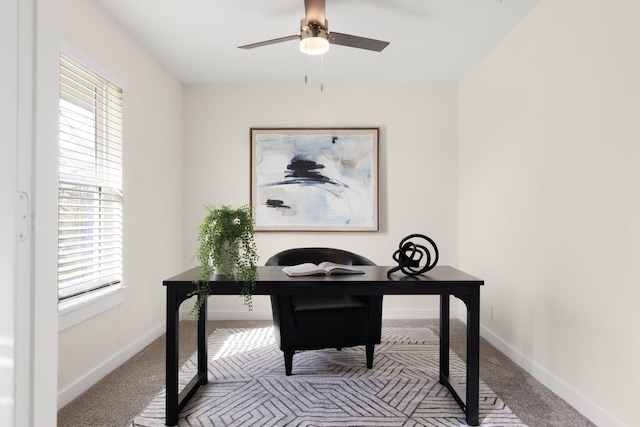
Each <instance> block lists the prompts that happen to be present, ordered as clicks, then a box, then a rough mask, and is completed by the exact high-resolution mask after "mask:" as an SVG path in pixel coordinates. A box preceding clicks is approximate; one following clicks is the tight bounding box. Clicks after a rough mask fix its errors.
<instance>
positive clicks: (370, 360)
mask: <svg viewBox="0 0 640 427" xmlns="http://www.w3.org/2000/svg"><path fill="white" fill-rule="evenodd" d="M374 348H375V344H367V345H366V353H367V368H369V369H371V368H372V367H373V350H374Z"/></svg>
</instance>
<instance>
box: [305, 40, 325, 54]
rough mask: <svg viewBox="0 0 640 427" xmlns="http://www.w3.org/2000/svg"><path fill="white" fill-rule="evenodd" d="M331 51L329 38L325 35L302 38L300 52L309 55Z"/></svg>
mask: <svg viewBox="0 0 640 427" xmlns="http://www.w3.org/2000/svg"><path fill="white" fill-rule="evenodd" d="M328 51H329V40H327V39H325V38H323V37H307V38H304V39H302V40H300V52H302V53H306V54H307V55H322V54H323V53H327V52H328Z"/></svg>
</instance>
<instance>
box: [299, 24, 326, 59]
mask: <svg viewBox="0 0 640 427" xmlns="http://www.w3.org/2000/svg"><path fill="white" fill-rule="evenodd" d="M327 25H329V22H328V21H327V20H326V19H325V20H324V25H321V24H319V23H317V22H309V21H307V20H306V18H302V20H301V21H300V52H302V53H306V54H307V55H322V54H323V53H327V52H328V51H329V35H328V34H327Z"/></svg>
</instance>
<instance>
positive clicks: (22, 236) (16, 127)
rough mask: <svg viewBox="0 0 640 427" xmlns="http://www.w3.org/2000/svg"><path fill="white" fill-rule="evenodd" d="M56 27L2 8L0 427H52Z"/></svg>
mask: <svg viewBox="0 0 640 427" xmlns="http://www.w3.org/2000/svg"><path fill="white" fill-rule="evenodd" d="M59 22H60V4H59V2H57V1H50V0H2V1H0V52H1V53H2V57H3V60H2V66H0V207H1V208H0V426H5V425H7V426H14V425H15V426H26V427H30V426H43V427H44V426H55V425H56V409H57V407H56V401H57V380H56V376H57V305H56V299H55V296H56V290H55V246H56V241H55V236H56V231H55V227H56V226H55V223H56V203H55V200H56V194H55V193H56V190H55V181H56V178H57V174H56V168H57V163H56V158H57V157H56V155H57V148H56V147H57V120H58V119H57V86H58V84H57V81H58V71H57V70H58V66H57V58H58V55H59V53H58V52H59V37H60V32H59ZM36 88H37V91H36ZM52 162H53V163H52ZM51 201H53V205H52V203H51ZM36 206H38V212H36V210H35V209H34V208H35V207H36ZM52 228H53V229H52ZM52 279H53V287H52V283H51V281H52Z"/></svg>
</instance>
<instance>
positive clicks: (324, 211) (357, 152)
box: [251, 128, 380, 231]
mask: <svg viewBox="0 0 640 427" xmlns="http://www.w3.org/2000/svg"><path fill="white" fill-rule="evenodd" d="M379 135H380V130H379V128H251V205H252V208H253V209H252V212H253V216H254V220H255V229H256V231H378V230H379V206H378V203H379V196H378V191H379V189H378V149H379V148H378V147H379Z"/></svg>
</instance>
